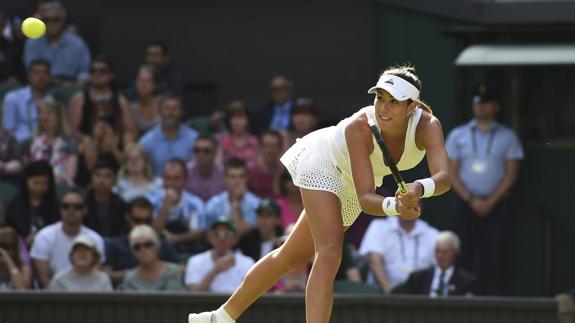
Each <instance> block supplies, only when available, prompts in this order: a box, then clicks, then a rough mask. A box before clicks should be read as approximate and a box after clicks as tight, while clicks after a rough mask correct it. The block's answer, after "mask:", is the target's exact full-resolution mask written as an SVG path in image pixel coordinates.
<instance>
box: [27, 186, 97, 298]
mask: <svg viewBox="0 0 575 323" xmlns="http://www.w3.org/2000/svg"><path fill="white" fill-rule="evenodd" d="M85 214H86V199H85V198H84V195H83V194H82V193H81V192H80V191H78V190H75V189H72V190H69V191H67V192H66V193H64V195H63V196H62V200H61V203H60V215H61V221H59V222H56V223H54V224H51V225H49V226H47V227H45V228H43V229H42V230H40V231H38V234H36V237H35V238H34V243H33V244H32V249H31V250H30V257H31V258H32V262H33V264H34V269H35V273H36V276H37V277H38V282H39V283H40V286H41V287H45V286H47V285H48V282H49V281H50V279H51V278H52V276H53V275H54V273H57V272H60V271H62V270H64V269H67V268H70V266H71V263H70V257H69V255H70V250H71V249H72V244H73V242H74V239H75V238H76V237H78V236H79V235H89V236H90V237H91V238H92V239H93V240H94V242H95V243H96V247H97V248H98V251H99V252H100V255H101V256H102V257H101V261H105V256H106V255H105V254H104V240H103V239H102V237H101V236H100V235H99V234H98V233H97V232H96V231H94V230H92V229H90V228H88V227H86V226H84V225H82V221H83V218H84V216H85Z"/></svg>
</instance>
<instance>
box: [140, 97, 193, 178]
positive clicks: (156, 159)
mask: <svg viewBox="0 0 575 323" xmlns="http://www.w3.org/2000/svg"><path fill="white" fill-rule="evenodd" d="M160 115H161V117H162V121H161V123H160V124H159V125H157V126H155V127H154V128H152V129H151V130H150V131H148V132H147V133H146V134H145V135H144V136H143V137H142V138H141V139H140V146H142V148H144V150H145V151H146V152H147V153H148V155H149V156H150V159H151V160H152V168H153V169H154V174H156V175H157V176H159V175H161V172H162V170H163V169H164V165H165V164H166V162H167V161H168V160H170V159H173V158H178V159H181V160H183V161H188V160H190V159H192V157H193V154H194V144H195V142H196V139H197V138H198V132H197V131H195V130H193V129H192V128H190V127H188V126H186V125H185V124H183V123H182V116H183V110H182V100H181V98H180V97H178V96H176V95H167V96H166V97H164V99H163V100H162V102H161V104H160Z"/></svg>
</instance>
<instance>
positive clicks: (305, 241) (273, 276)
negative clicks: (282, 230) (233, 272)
mask: <svg viewBox="0 0 575 323" xmlns="http://www.w3.org/2000/svg"><path fill="white" fill-rule="evenodd" d="M313 253H314V244H313V239H312V236H311V232H310V230H309V226H308V220H307V215H306V211H305V210H304V211H303V212H302V214H301V216H300V217H299V219H298V221H297V223H296V225H295V227H294V229H293V231H292V233H291V234H290V235H289V237H288V239H287V240H286V242H285V243H284V244H283V245H282V246H281V247H280V248H278V249H276V250H274V251H272V252H271V253H269V254H268V255H266V256H265V257H263V258H262V259H260V260H259V261H258V262H257V263H256V264H255V265H254V266H253V267H252V268H251V269H250V271H249V272H248V274H247V275H246V277H245V279H244V281H243V282H242V284H241V285H240V286H239V287H238V289H237V290H236V291H235V292H234V293H233V294H232V296H230V298H229V299H228V301H227V302H226V303H225V304H224V306H223V309H225V312H226V313H225V314H224V313H221V312H220V313H219V314H222V315H223V316H227V315H229V317H230V318H231V319H232V320H237V319H238V317H240V315H241V314H242V313H243V312H244V311H245V310H246V309H247V308H248V307H249V306H250V305H251V304H253V303H254V302H255V301H256V300H257V299H258V298H259V297H260V296H261V295H262V294H263V293H265V292H266V291H267V290H269V289H270V288H271V287H272V286H273V285H274V284H275V283H276V282H277V281H278V280H279V279H280V278H281V277H282V276H283V275H285V274H286V273H288V272H290V271H293V270H296V269H299V268H301V267H304V266H306V265H307V263H308V262H309V260H310V259H311V257H313ZM220 310H221V309H220ZM220 310H218V311H220ZM216 312H217V311H216ZM211 315H213V314H212V313H210V312H206V313H200V314H190V317H189V322H190V323H195V322H198V323H201V322H211V320H210V317H211ZM222 321H224V322H227V321H229V320H227V321H226V320H222ZM216 322H217V320H216ZM218 323H219V322H218Z"/></svg>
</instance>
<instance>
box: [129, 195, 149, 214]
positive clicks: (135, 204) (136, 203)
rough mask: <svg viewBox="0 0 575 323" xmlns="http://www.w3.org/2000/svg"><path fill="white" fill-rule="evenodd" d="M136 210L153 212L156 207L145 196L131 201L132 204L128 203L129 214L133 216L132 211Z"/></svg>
mask: <svg viewBox="0 0 575 323" xmlns="http://www.w3.org/2000/svg"><path fill="white" fill-rule="evenodd" d="M135 208H141V209H147V210H152V209H153V208H154V206H153V205H152V203H151V202H150V200H148V199H147V198H145V197H143V196H138V197H136V198H135V199H133V200H131V201H130V203H128V213H130V214H131V213H132V210H133V209H135Z"/></svg>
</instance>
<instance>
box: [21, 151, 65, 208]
mask: <svg viewBox="0 0 575 323" xmlns="http://www.w3.org/2000/svg"><path fill="white" fill-rule="evenodd" d="M22 175H23V176H22V185H21V186H20V194H22V195H23V196H24V197H25V198H26V200H27V201H28V200H29V197H30V192H29V190H28V183H27V182H28V179H30V177H34V176H46V177H48V191H47V192H46V194H44V196H43V197H42V204H41V208H43V209H45V210H51V209H52V207H55V206H56V201H57V198H56V180H55V178H54V170H53V169H52V165H50V163H48V162H47V161H45V160H35V161H33V162H31V163H30V164H28V165H27V166H26V167H24V170H23V172H22ZM28 203H29V202H28Z"/></svg>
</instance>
